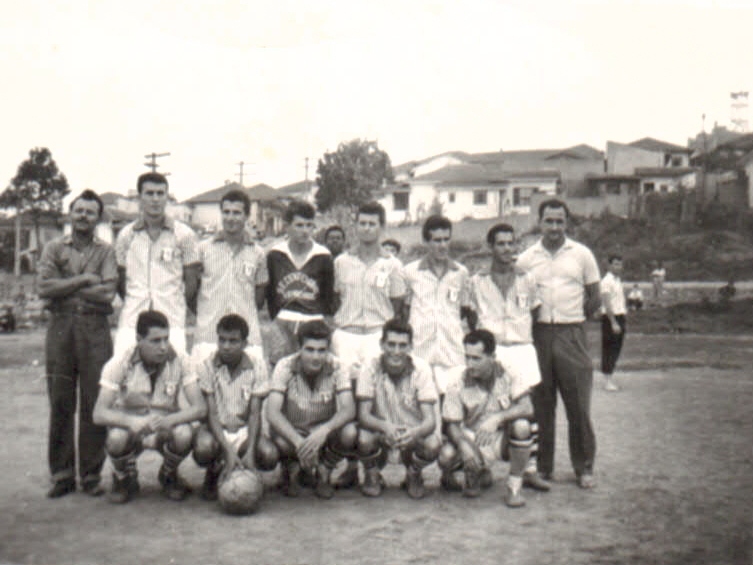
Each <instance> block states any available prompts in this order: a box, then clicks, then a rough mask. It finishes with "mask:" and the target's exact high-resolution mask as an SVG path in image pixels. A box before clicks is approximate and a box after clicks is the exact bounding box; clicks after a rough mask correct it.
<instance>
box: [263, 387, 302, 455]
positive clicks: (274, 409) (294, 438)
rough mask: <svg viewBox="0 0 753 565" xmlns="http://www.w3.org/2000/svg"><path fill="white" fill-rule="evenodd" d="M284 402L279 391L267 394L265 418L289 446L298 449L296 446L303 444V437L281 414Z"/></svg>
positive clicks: (283, 397)
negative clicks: (267, 404)
mask: <svg viewBox="0 0 753 565" xmlns="http://www.w3.org/2000/svg"><path fill="white" fill-rule="evenodd" d="M283 400H285V396H284V395H283V393H281V392H280V391H279V390H273V391H271V392H270V393H269V397H268V400H267V402H268V403H269V406H268V407H267V418H268V419H269V425H270V426H271V428H272V429H273V430H274V431H275V433H277V434H278V435H281V436H282V437H283V438H285V439H286V440H287V441H288V442H290V444H291V445H292V446H293V447H295V448H296V449H298V446H299V445H300V444H301V443H303V437H302V436H301V434H299V433H298V431H297V430H296V429H295V428H294V427H293V425H292V424H291V423H290V421H289V420H288V419H287V418H286V417H285V415H284V414H283V413H282V403H283Z"/></svg>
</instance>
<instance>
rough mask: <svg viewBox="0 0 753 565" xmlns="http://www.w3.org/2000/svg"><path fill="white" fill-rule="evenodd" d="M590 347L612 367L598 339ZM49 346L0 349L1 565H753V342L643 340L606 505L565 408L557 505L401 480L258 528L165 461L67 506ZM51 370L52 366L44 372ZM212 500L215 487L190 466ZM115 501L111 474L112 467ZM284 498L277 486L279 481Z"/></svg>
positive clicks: (612, 405) (597, 406)
mask: <svg viewBox="0 0 753 565" xmlns="http://www.w3.org/2000/svg"><path fill="white" fill-rule="evenodd" d="M595 337H596V336H595V335H591V344H592V350H593V351H594V358H595V357H596V353H595V352H596V343H597V342H596V339H595ZM42 343H43V334H42V332H41V331H39V330H37V331H34V332H30V333H22V334H15V335H10V336H6V335H2V336H0V387H2V390H3V391H4V393H5V394H3V396H2V398H0V429H2V430H3V436H4V437H5V441H4V445H3V449H2V453H3V457H2V461H3V465H2V471H3V481H2V484H0V506H1V507H2V508H3V510H4V511H3V512H2V514H0V563H14V564H15V563H35V564H37V563H39V564H76V565H86V564H104V563H108V564H109V563H112V564H118V565H119V564H142V563H155V564H171V563H176V564H181V565H189V564H202V565H208V564H225V563H227V564H236V563H251V564H254V565H257V564H258V565H264V564H275V565H287V564H299V565H302V564H312V565H313V564H317V565H323V564H327V565H329V564H342V563H361V564H371V563H389V564H393V563H394V564H402V563H405V564H417V563H449V564H455V563H458V564H460V563H474V564H486V563H489V564H492V563H494V564H498V563H516V564H529V563H530V564H539V563H551V564H581V563H582V564H586V563H588V564H592V563H602V564H617V563H620V564H622V563H640V564H652V563H656V564H659V563H661V564H674V563H678V564H680V563H682V564H683V565H689V564H731V563H735V564H737V563H739V564H748V565H749V564H750V563H751V559H752V555H753V550H752V545H753V543H752V542H753V513H751V508H753V453H752V452H751V446H752V445H753V441H752V440H753V410H751V408H750V407H751V406H752V405H753V378H752V377H751V374H750V373H751V371H750V360H751V359H752V358H753V339H751V338H750V337H747V338H739V337H738V338H735V337H723V336H685V335H681V336H640V335H628V341H627V344H626V350H625V353H624V356H623V359H622V367H623V368H624V372H623V373H622V375H621V376H620V383H621V384H622V385H623V390H622V391H620V392H619V393H607V392H604V391H603V390H602V388H601V387H600V386H599V385H600V384H601V383H600V381H598V380H597V387H596V388H595V391H594V396H593V419H594V423H595V427H596V431H597V441H598V454H597V467H596V471H597V479H598V481H599V484H598V487H597V488H596V489H595V490H593V491H590V492H586V491H582V490H580V489H578V487H577V486H576V485H575V483H574V477H573V474H572V471H571V469H570V465H569V459H568V455H567V445H566V424H565V421H564V416H563V414H562V412H563V410H562V407H561V406H560V410H559V411H558V414H559V416H560V421H559V427H558V432H557V433H558V438H557V441H558V444H557V459H556V471H555V483H554V489H553V490H552V492H550V493H548V494H539V493H533V492H530V491H527V492H526V496H527V501H528V504H527V506H526V507H525V508H523V509H519V510H511V509H508V508H506V507H505V506H504V505H503V504H502V501H501V499H502V485H501V482H499V481H501V479H502V478H503V477H504V475H505V473H506V468H505V467H504V465H502V464H501V463H500V464H499V466H498V467H496V468H495V469H494V473H495V477H496V478H497V479H499V481H498V482H497V483H496V484H495V486H494V487H493V488H492V489H491V490H490V491H487V492H485V493H484V495H483V497H482V498H480V499H477V500H472V501H468V500H466V499H463V498H462V497H461V496H460V495H458V494H447V493H444V492H441V491H439V490H438V486H437V482H438V478H439V475H438V471H437V469H436V467H435V466H433V467H430V468H429V469H428V470H427V471H426V475H427V477H428V479H427V483H428V486H429V487H430V491H431V492H430V495H429V496H428V497H427V498H426V499H425V500H422V501H417V502H415V501H411V500H409V499H408V498H407V497H406V495H405V493H403V492H402V491H400V490H399V489H398V488H396V487H397V484H399V482H400V480H401V479H402V470H401V469H400V468H398V467H396V466H389V467H388V469H387V472H386V477H387V480H388V483H389V484H390V486H392V487H393V488H391V489H389V490H388V491H387V492H386V494H385V495H384V496H383V497H382V498H380V499H376V500H374V499H366V498H364V497H362V496H361V495H360V494H359V493H358V492H340V493H338V494H337V495H336V496H335V498H334V499H333V500H331V501H321V500H318V499H317V498H315V497H314V496H313V494H312V493H311V492H310V491H304V494H303V495H302V497H301V498H299V499H295V500H291V499H287V498H285V497H283V496H281V495H280V494H279V493H277V492H276V491H274V490H270V491H268V492H267V494H266V495H265V499H264V502H263V505H262V508H261V509H260V511H259V512H258V513H257V514H255V515H253V516H249V517H242V518H234V517H229V516H225V515H223V514H221V513H220V512H219V510H218V507H217V506H216V505H215V504H210V503H206V502H204V501H202V500H201V499H199V498H198V497H197V496H192V497H190V498H189V499H188V500H186V501H185V502H183V503H174V502H170V501H168V500H165V499H163V498H162V497H161V496H160V495H159V492H158V487H157V481H156V472H157V468H158V465H159V459H158V457H157V456H156V454H153V453H145V454H144V456H142V458H141V459H140V461H139V468H140V473H141V483H142V495H141V496H140V497H139V498H138V499H136V500H135V501H133V502H132V503H130V504H128V505H125V506H118V507H115V506H112V505H110V504H108V502H107V501H106V500H105V499H104V498H101V499H91V498H88V497H86V496H84V495H83V494H75V495H71V496H67V497H64V498H62V499H59V500H55V501H50V500H47V499H46V498H45V497H44V493H45V490H46V489H47V487H48V482H47V481H48V475H47V468H46V459H45V458H46V426H47V417H48V406H47V399H46V393H45V381H44V368H43V365H44V363H43V361H44V360H43V353H42ZM35 361H37V364H34V362H35ZM181 469H182V472H183V473H184V475H185V476H186V477H187V478H188V479H189V481H190V482H191V483H192V484H194V485H196V486H198V485H199V484H200V483H201V478H202V475H201V472H200V470H199V469H198V468H197V467H196V466H195V465H194V464H193V462H192V461H191V460H187V461H186V462H185V463H184V464H183V466H182V468H181ZM106 472H107V475H108V479H107V481H106V483H107V486H108V487H109V464H108V466H107V467H106ZM266 479H267V481H268V482H270V483H271V482H272V481H273V480H274V476H268V477H267V478H266Z"/></svg>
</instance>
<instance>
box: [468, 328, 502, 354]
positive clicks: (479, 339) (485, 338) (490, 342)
mask: <svg viewBox="0 0 753 565" xmlns="http://www.w3.org/2000/svg"><path fill="white" fill-rule="evenodd" d="M477 343H482V344H483V345H484V353H485V354H486V355H491V354H492V353H494V351H495V349H496V348H497V341H496V340H495V339H494V334H493V333H492V332H490V331H489V330H473V331H471V332H468V333H467V334H465V337H464V338H463V345H476V344H477Z"/></svg>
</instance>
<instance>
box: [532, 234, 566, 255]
mask: <svg viewBox="0 0 753 565" xmlns="http://www.w3.org/2000/svg"><path fill="white" fill-rule="evenodd" d="M573 247H575V242H574V241H573V240H572V239H570V238H569V237H567V236H565V241H564V242H563V243H562V245H561V246H560V247H559V248H558V249H557V251H555V252H554V253H552V252H551V251H549V250H548V249H547V248H546V247H544V238H543V237H542V238H541V239H539V240H538V241H537V242H536V243H534V244H533V248H534V249H535V250H536V251H537V252H540V253H546V254H547V255H557V253H559V252H560V251H565V250H568V249H572V248H573Z"/></svg>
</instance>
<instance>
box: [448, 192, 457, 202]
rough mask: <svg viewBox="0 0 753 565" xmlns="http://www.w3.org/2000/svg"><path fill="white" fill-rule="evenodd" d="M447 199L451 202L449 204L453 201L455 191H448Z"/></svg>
mask: <svg viewBox="0 0 753 565" xmlns="http://www.w3.org/2000/svg"><path fill="white" fill-rule="evenodd" d="M447 199H448V200H449V201H450V203H451V204H452V203H453V202H455V193H454V192H450V193H449V194H448V195H447Z"/></svg>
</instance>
